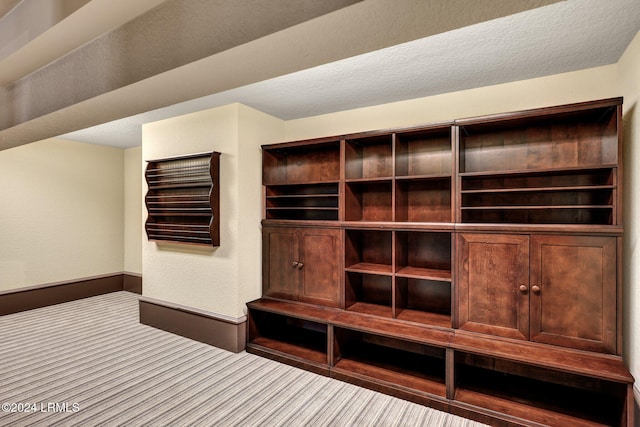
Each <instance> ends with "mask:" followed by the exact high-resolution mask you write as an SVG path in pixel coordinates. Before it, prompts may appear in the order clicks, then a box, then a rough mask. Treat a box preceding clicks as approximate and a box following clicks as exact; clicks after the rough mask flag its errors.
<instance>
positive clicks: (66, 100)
mask: <svg viewBox="0 0 640 427" xmlns="http://www.w3.org/2000/svg"><path fill="white" fill-rule="evenodd" d="M555 2H557V0H546V1H545V0H540V1H527V2H513V1H511V0H477V1H474V2H472V3H469V2H467V1H466V0H432V1H424V0H393V1H391V0H366V1H364V2H359V3H356V4H353V5H351V6H348V7H346V8H343V9H341V8H342V6H344V5H345V4H347V3H354V1H338V0H335V1H333V2H330V1H325V2H316V1H313V0H307V1H304V2H301V1H300V0H279V2H278V5H280V6H279V7H277V8H274V6H273V2H271V3H269V4H270V5H271V6H264V5H265V2H263V1H261V0H255V1H253V2H235V1H225V0H218V1H211V0H201V1H193V0H191V1H186V0H171V1H168V2H167V3H165V4H163V5H162V6H160V7H158V8H156V9H154V10H152V11H150V12H148V13H146V14H144V15H142V16H140V17H138V18H136V19H134V20H133V21H131V22H130V23H128V24H125V25H124V26H123V27H121V28H119V29H117V30H115V31H113V32H111V33H109V34H106V35H105V36H102V37H100V38H98V39H97V40H95V41H94V42H92V43H89V44H88V45H86V46H84V47H83V48H81V49H78V50H76V51H74V52H73V53H72V54H70V55H68V56H66V57H63V58H62V59H60V60H59V61H56V62H55V63H53V64H51V65H49V66H47V67H45V68H44V69H42V70H40V71H39V72H37V73H34V74H33V75H31V76H29V77H28V78H26V79H23V80H20V81H18V82H16V83H15V84H13V85H10V86H8V87H6V88H2V89H0V120H3V118H4V123H0V149H5V148H9V147H13V146H17V145H22V144H26V143H29V142H34V141H37V140H41V139H45V138H48V137H52V136H57V135H60V134H64V133H67V132H71V131H74V130H78V129H83V128H86V127H89V126H94V125H97V124H100V123H105V122H108V121H112V120H116V119H119V118H123V117H127V116H130V115H134V114H138V113H142V112H145V111H149V110H153V109H156V108H161V107H165V106H168V105H172V104H175V103H178V102H183V101H186V100H189V99H193V98H197V97H201V96H204V95H208V94H212V93H218V92H221V91H224V90H228V89H232V88H236V87H240V86H243V85H246V84H250V83H255V82H257V81H261V80H265V79H268V78H273V77H277V76H280V75H284V74H288V73H291V72H295V71H299V70H302V69H306V68H309V67H313V66H317V65H321V64H324V63H327V62H332V61H336V60H339V59H344V58H348V57H351V56H354V55H358V54H362V53H366V52H369V51H373V50H377V49H381V48H384V47H388V46H392V45H395V44H399V43H403V42H407V41H411V40H415V39H417V38H422V37H426V36H429V35H433V34H438V33H442V32H445V31H449V30H453V29H456V28H460V27H463V26H467V25H472V24H474V23H478V22H482V21H486V20H490V19H494V18H498V17H501V16H506V15H509V14H513V13H517V12H521V11H523V10H527V9H531V8H534V7H539V6H544V5H547V4H551V3H555ZM238 4H241V5H238ZM320 4H321V5H323V6H324V8H325V9H320V10H319V9H318V5H320ZM247 5H249V6H250V7H248V8H247V9H245V7H247ZM195 6H199V7H195ZM330 8H335V9H340V10H338V11H336V12H333V13H328V14H324V13H326V12H327V11H328V9H330ZM301 9H303V10H301ZM313 15H323V16H320V17H318V18H315V19H311V20H308V19H310V18H311V17H312V16H313ZM296 22H303V23H299V24H297V25H294V24H295V23H296ZM292 25H293V26H292ZM284 28H287V29H286V30H284V31H282V30H280V29H284ZM2 110H4V111H2Z"/></svg>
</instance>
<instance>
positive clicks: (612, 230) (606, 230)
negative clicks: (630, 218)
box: [455, 222, 624, 236]
mask: <svg viewBox="0 0 640 427" xmlns="http://www.w3.org/2000/svg"><path fill="white" fill-rule="evenodd" d="M455 229H456V231H502V232H508V233H512V232H518V233H547V234H583V233H587V234H604V235H609V236H621V235H622V234H623V231H624V229H623V227H622V226H620V225H598V224H594V225H591V224H516V223H512V224H506V223H505V224H495V223H471V222H469V223H457V224H456V225H455Z"/></svg>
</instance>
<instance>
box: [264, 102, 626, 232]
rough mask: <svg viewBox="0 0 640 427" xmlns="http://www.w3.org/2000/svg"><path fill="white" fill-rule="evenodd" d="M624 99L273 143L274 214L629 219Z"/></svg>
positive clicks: (383, 219) (269, 185) (367, 219)
mask: <svg viewBox="0 0 640 427" xmlns="http://www.w3.org/2000/svg"><path fill="white" fill-rule="evenodd" d="M621 105H622V99H621V98H613V99H605V100H601V101H593V102H585V103H578V104H570V105H564V106H559V107H550V108H540V109H535V110H527V111H520V112H515V113H505V114H496V115H492V116H484V117H476V118H469V119H459V120H456V121H453V122H446V123H440V124H432V125H429V126H423V127H416V128H406V129H394V130H387V131H375V132H364V133H359V134H351V135H345V136H335V137H330V138H323V139H317V140H309V141H297V142H290V143H283V144H275V145H269V146H265V147H263V148H264V174H263V183H264V185H265V191H266V197H265V216H264V217H265V218H266V219H272V220H302V221H314V220H315V221H343V222H346V223H402V224H424V223H431V224H434V225H436V224H447V223H448V224H456V223H457V224H478V225H484V224H497V225H501V224H502V225H506V224H526V225H546V226H558V225H561V226H565V225H579V226H585V225H586V226H590V225H598V226H609V225H615V226H618V225H620V224H621V223H622V209H620V200H621V197H622V191H621V182H622V180H621V178H620V177H621V176H622V175H621V174H622V162H621V157H622V149H621V145H622V144H621V120H622V119H621V113H622V109H621Z"/></svg>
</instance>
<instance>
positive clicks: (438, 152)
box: [395, 126, 453, 177]
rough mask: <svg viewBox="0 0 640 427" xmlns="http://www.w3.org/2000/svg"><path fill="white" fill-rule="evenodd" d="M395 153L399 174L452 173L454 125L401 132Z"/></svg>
mask: <svg viewBox="0 0 640 427" xmlns="http://www.w3.org/2000/svg"><path fill="white" fill-rule="evenodd" d="M395 155H396V171H395V175H396V176H397V177H420V176H430V175H445V176H446V175H448V176H451V173H452V168H453V155H452V149H451V127H450V126H445V127H440V128H434V129H424V130H414V131H408V132H400V133H397V134H396V151H395Z"/></svg>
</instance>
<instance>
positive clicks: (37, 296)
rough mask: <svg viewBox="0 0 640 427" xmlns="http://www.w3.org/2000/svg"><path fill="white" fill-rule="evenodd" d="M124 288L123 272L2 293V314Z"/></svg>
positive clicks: (0, 306) (0, 302)
mask: <svg viewBox="0 0 640 427" xmlns="http://www.w3.org/2000/svg"><path fill="white" fill-rule="evenodd" d="M122 290H123V273H116V274H107V275H102V276H94V277H87V278H83V279H76V280H70V281H65V282H56V283H48V284H44V285H37V286H30V287H27V288H19V289H11V290H7V291H2V292H0V316H4V315H5V314H12V313H18V312H20V311H26V310H33V309H34V308H41V307H46V306H49V305H54V304H60V303H63V302H69V301H74V300H78V299H82V298H88V297H93V296H96V295H102V294H108V293H110V292H116V291H122Z"/></svg>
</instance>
